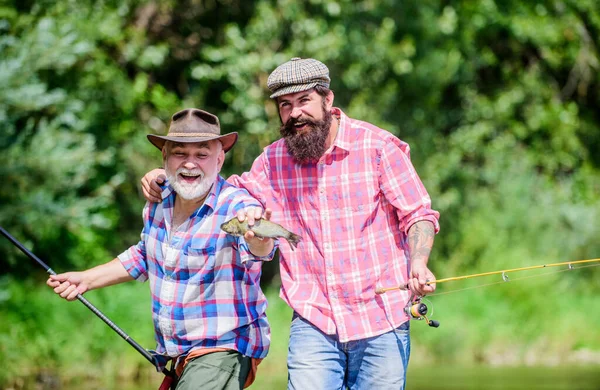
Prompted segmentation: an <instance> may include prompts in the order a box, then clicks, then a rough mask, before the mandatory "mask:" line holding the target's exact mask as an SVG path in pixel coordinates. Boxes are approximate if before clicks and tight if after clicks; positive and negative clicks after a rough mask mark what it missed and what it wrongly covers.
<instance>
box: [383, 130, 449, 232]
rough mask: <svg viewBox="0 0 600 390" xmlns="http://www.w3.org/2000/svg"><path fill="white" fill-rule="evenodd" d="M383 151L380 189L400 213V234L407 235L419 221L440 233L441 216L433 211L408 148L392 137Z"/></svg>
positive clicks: (398, 213)
mask: <svg viewBox="0 0 600 390" xmlns="http://www.w3.org/2000/svg"><path fill="white" fill-rule="evenodd" d="M391 141H392V142H386V143H385V144H384V146H383V147H382V149H381V155H380V163H379V180H380V188H381V191H382V193H383V194H384V196H385V198H386V199H387V200H388V202H390V204H391V205H392V206H394V208H395V209H396V213H397V215H398V220H399V221H400V222H399V223H400V226H399V228H400V230H401V231H403V232H404V233H405V234H407V233H408V230H409V229H410V227H411V226H412V225H414V224H415V223H416V222H419V221H429V222H431V223H432V224H433V225H434V227H435V232H436V233H437V232H438V231H439V230H440V224H439V217H440V214H439V213H438V212H437V211H435V210H433V209H432V208H431V198H430V197H429V194H428V193H427V190H426V189H425V186H424V185H423V183H422V182H421V179H420V178H419V175H418V174H417V172H416V170H415V168H414V166H413V165H412V163H411V161H410V151H409V150H410V149H409V146H408V144H406V143H404V142H402V141H400V140H399V139H398V138H395V137H392V139H391Z"/></svg>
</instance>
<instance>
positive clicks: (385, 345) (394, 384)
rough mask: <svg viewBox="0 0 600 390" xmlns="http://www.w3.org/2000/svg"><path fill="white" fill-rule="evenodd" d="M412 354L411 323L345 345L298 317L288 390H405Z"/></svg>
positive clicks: (291, 344)
mask: <svg viewBox="0 0 600 390" xmlns="http://www.w3.org/2000/svg"><path fill="white" fill-rule="evenodd" d="M409 355H410V334H409V323H408V321H407V322H405V323H404V324H402V325H401V326H400V327H398V328H396V329H394V330H392V331H390V332H388V333H384V334H382V335H380V336H376V337H371V338H368V339H363V340H355V341H349V342H346V343H341V342H339V341H338V338H337V336H336V335H326V334H324V333H323V332H321V331H320V330H319V329H317V328H316V327H314V326H313V325H311V324H310V323H309V322H308V321H306V320H305V319H304V318H302V317H300V316H298V315H297V314H294V318H293V319H292V325H291V329H290V342H289V352H288V390H318V389H327V390H345V389H346V388H348V389H350V390H359V389H364V390H367V389H368V390H370V389H382V390H386V389H399V390H404V387H405V384H406V370H407V367H408V357H409Z"/></svg>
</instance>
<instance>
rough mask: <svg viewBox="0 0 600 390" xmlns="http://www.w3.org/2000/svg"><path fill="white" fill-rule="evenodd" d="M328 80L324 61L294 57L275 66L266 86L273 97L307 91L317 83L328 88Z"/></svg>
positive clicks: (327, 70)
mask: <svg viewBox="0 0 600 390" xmlns="http://www.w3.org/2000/svg"><path fill="white" fill-rule="evenodd" d="M329 81H330V79H329V69H328V68H327V66H326V65H325V64H324V63H322V62H320V61H317V60H315V59H312V58H305V59H301V58H298V57H294V58H292V59H291V60H289V61H288V62H286V63H283V64H281V65H279V66H278V67H277V68H275V70H274V71H273V72H272V73H271V74H270V75H269V78H268V79H267V88H269V90H270V91H271V92H272V93H273V94H272V95H271V99H273V98H275V97H277V96H282V95H287V94H289V93H295V92H300V91H307V90H309V89H311V88H314V87H316V86H317V85H322V86H324V87H326V88H329Z"/></svg>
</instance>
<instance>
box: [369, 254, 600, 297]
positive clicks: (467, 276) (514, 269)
mask: <svg viewBox="0 0 600 390" xmlns="http://www.w3.org/2000/svg"><path fill="white" fill-rule="evenodd" d="M593 262H600V258H599V259H588V260H576V261H565V262H563V263H553V264H540V265H532V266H529V267H521V268H512V269H505V270H502V271H492V272H484V273H480V274H472V275H463V276H454V277H452V278H444V279H438V280H432V281H429V280H428V281H427V282H426V283H425V284H426V285H428V286H430V285H432V284H438V283H444V282H451V281H455V280H463V279H471V278H478V277H480V276H489V275H498V274H502V280H504V281H505V282H508V281H509V280H510V279H509V278H508V276H507V275H506V274H507V273H509V272H516V271H527V270H531V269H538V268H548V267H559V266H561V265H566V266H568V267H569V269H574V267H573V264H583V263H593ZM391 290H408V284H404V285H401V286H396V287H387V288H383V287H380V288H378V289H377V290H375V293H376V294H383V293H384V292H386V291H391Z"/></svg>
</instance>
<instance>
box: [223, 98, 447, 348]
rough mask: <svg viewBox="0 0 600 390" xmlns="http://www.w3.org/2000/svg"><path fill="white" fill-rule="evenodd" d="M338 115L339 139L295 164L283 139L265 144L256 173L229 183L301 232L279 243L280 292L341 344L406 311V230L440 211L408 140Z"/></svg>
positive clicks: (393, 322) (390, 324)
mask: <svg viewBox="0 0 600 390" xmlns="http://www.w3.org/2000/svg"><path fill="white" fill-rule="evenodd" d="M333 113H334V115H335V116H339V118H340V123H339V130H338V133H337V136H336V139H335V142H334V144H333V145H332V147H331V148H330V149H329V150H328V151H327V152H326V153H325V155H324V156H323V157H321V159H320V160H319V161H318V162H316V163H309V164H297V163H296V162H295V161H294V160H293V159H292V157H291V156H290V155H289V153H288V152H287V148H286V146H285V143H284V141H283V140H278V141H276V142H274V143H273V144H271V145H269V146H268V147H266V148H265V150H264V152H263V153H262V154H261V155H260V156H259V157H258V158H257V159H256V160H255V161H254V164H253V166H252V169H251V170H250V172H246V173H244V174H243V175H242V176H241V177H240V176H232V177H230V178H229V181H230V182H232V183H234V184H236V185H238V186H242V187H245V188H246V189H247V190H248V191H249V192H250V193H251V194H252V195H253V196H254V197H255V198H257V199H258V200H260V201H261V203H263V205H265V206H266V207H269V208H271V209H272V210H273V216H272V220H273V221H276V222H277V223H280V224H282V225H283V226H285V227H286V228H287V229H289V230H291V231H293V232H294V233H296V234H299V235H301V236H302V237H303V239H304V240H303V241H301V242H300V244H299V245H298V248H297V249H296V250H295V251H291V250H290V247H289V245H287V243H285V244H282V245H281V246H280V251H281V259H280V264H281V267H280V269H281V281H282V287H281V293H280V295H281V297H282V298H283V300H284V301H286V302H287V304H288V305H289V306H290V307H291V308H292V309H294V311H296V312H297V313H298V314H300V315H301V316H302V317H304V318H305V319H307V320H308V321H310V322H311V323H312V324H313V325H315V326H316V327H318V328H319V329H320V330H322V331H323V332H325V333H327V334H337V335H338V337H339V340H340V341H341V342H346V341H350V340H359V339H364V338H368V337H372V336H377V335H380V334H383V333H386V332H388V331H390V330H392V329H395V328H397V327H398V326H400V325H401V324H402V323H403V322H405V321H406V320H407V319H408V316H407V315H406V313H405V312H404V307H405V306H406V304H407V302H408V299H409V293H408V292H406V291H401V290H393V291H388V292H386V293H385V294H381V295H377V294H375V289H376V288H377V287H393V286H400V285H403V284H406V282H407V278H408V268H409V260H408V255H409V253H408V245H407V232H408V229H409V228H410V227H411V225H413V224H414V223H415V222H418V221H423V220H425V221H431V222H432V223H433V224H434V225H435V230H436V232H437V231H438V230H439V224H438V217H439V213H438V212H437V211H434V210H432V209H431V200H430V198H429V195H428V194H427V191H426V190H425V188H424V186H423V184H422V183H421V180H420V179H419V177H418V176H417V173H416V171H415V169H414V167H413V165H412V163H411V162H410V156H409V147H408V144H406V143H404V142H402V141H401V140H399V139H398V138H396V137H395V136H393V135H392V134H391V133H389V132H387V131H385V130H382V129H380V128H377V127H376V126H373V125H371V124H369V123H366V122H362V121H358V120H355V119H351V118H349V117H347V116H346V115H345V114H344V113H343V112H342V111H341V110H339V109H337V108H334V109H333Z"/></svg>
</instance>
